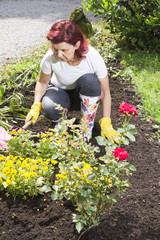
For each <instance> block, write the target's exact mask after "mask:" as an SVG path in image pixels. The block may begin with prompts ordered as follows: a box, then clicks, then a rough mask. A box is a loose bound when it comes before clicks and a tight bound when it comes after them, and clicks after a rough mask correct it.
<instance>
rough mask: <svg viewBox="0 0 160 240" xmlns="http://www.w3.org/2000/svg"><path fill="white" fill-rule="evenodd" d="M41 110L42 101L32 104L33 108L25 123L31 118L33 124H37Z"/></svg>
mask: <svg viewBox="0 0 160 240" xmlns="http://www.w3.org/2000/svg"><path fill="white" fill-rule="evenodd" d="M41 111H42V103H41V102H34V103H33V105H32V106H31V110H30V111H29V113H28V114H27V117H26V120H25V123H27V122H28V121H29V120H30V119H31V122H32V124H35V123H36V121H37V119H38V117H39V114H40V112H41Z"/></svg>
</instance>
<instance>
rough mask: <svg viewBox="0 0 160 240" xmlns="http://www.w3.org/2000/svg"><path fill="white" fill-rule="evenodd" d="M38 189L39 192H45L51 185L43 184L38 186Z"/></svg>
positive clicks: (48, 190) (49, 189)
mask: <svg viewBox="0 0 160 240" xmlns="http://www.w3.org/2000/svg"><path fill="white" fill-rule="evenodd" d="M38 189H39V190H40V191H41V192H45V193H47V192H50V191H51V187H50V186H48V185H44V186H43V187H40V188H38Z"/></svg>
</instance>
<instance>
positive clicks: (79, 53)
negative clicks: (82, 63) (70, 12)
mask: <svg viewBox="0 0 160 240" xmlns="http://www.w3.org/2000/svg"><path fill="white" fill-rule="evenodd" d="M47 39H48V40H50V41H51V42H52V43H53V44H58V43H61V42H66V43H69V44H72V45H76V43H77V42H78V41H80V47H79V48H78V49H77V50H75V55H76V57H77V58H78V59H82V58H84V57H85V56H84V55H85V54H86V53H87V52H88V45H89V42H88V41H87V39H86V37H85V36H84V34H83V32H82V31H81V29H80V28H79V27H78V26H77V25H76V24H75V23H73V22H71V21H69V20H62V21H60V22H56V23H54V24H53V25H52V27H51V29H50V31H49V33H48V34H47Z"/></svg>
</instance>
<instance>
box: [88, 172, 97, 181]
mask: <svg viewBox="0 0 160 240" xmlns="http://www.w3.org/2000/svg"><path fill="white" fill-rule="evenodd" d="M87 179H88V180H94V179H95V174H94V173H91V174H88V175H87Z"/></svg>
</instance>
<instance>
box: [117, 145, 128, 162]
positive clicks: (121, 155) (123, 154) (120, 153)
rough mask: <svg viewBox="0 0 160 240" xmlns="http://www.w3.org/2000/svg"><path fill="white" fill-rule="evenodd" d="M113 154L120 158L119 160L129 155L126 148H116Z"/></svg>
mask: <svg viewBox="0 0 160 240" xmlns="http://www.w3.org/2000/svg"><path fill="white" fill-rule="evenodd" d="M113 154H114V156H115V157H116V158H118V161H122V160H125V159H126V158H128V157H129V155H128V153H127V151H125V150H124V148H115V149H114V151H113Z"/></svg>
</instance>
